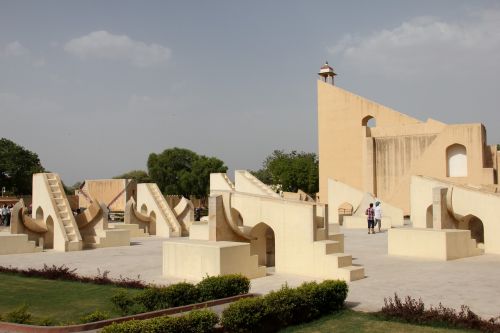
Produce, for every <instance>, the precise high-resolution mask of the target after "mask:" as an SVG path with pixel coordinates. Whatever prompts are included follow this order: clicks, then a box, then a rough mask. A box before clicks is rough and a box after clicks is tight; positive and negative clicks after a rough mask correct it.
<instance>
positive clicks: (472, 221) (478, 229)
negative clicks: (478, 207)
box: [459, 215, 484, 244]
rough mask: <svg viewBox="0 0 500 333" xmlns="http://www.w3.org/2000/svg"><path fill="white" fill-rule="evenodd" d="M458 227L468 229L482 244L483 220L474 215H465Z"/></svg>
mask: <svg viewBox="0 0 500 333" xmlns="http://www.w3.org/2000/svg"><path fill="white" fill-rule="evenodd" d="M459 227H460V229H465V230H470V235H471V237H472V238H473V239H475V240H476V242H477V243H478V244H484V225H483V221H481V219H480V218H478V217H477V216H475V215H467V216H465V217H464V219H463V221H462V223H460V224H459Z"/></svg>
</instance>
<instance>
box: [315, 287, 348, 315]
mask: <svg viewBox="0 0 500 333" xmlns="http://www.w3.org/2000/svg"><path fill="white" fill-rule="evenodd" d="M318 287H319V294H318V295H316V296H315V297H318V298H319V300H320V302H321V303H320V307H321V308H322V309H324V312H323V313H330V312H333V311H338V310H340V309H342V308H343V307H344V302H345V300H346V298H347V293H348V292H349V286H348V285H347V283H346V282H345V281H343V280H325V281H323V282H321V283H320V284H319V285H318Z"/></svg>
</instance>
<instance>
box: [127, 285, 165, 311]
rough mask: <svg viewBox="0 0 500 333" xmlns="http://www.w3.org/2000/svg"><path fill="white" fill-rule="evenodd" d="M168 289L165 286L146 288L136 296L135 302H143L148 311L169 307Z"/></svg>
mask: <svg viewBox="0 0 500 333" xmlns="http://www.w3.org/2000/svg"><path fill="white" fill-rule="evenodd" d="M166 290H167V288H164V287H160V288H159V287H151V288H147V289H144V290H143V291H142V292H140V293H139V294H138V295H136V296H135V297H134V302H136V303H138V304H141V305H142V306H143V307H144V308H145V309H146V310H147V311H153V310H159V309H166V308H168V303H167V292H166Z"/></svg>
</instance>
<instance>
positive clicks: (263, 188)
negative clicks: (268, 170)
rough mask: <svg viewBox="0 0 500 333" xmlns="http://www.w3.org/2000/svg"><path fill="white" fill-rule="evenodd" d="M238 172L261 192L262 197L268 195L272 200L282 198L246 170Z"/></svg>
mask: <svg viewBox="0 0 500 333" xmlns="http://www.w3.org/2000/svg"><path fill="white" fill-rule="evenodd" d="M236 172H238V173H240V174H242V175H243V176H244V177H245V178H246V179H247V180H249V181H250V183H252V184H253V185H254V187H255V188H256V189H257V190H258V191H259V192H261V194H262V195H267V196H270V197H272V198H281V196H280V195H279V194H277V193H275V192H274V191H273V190H272V189H271V188H270V187H269V186H267V185H266V184H264V183H263V182H261V181H260V180H259V179H258V178H257V177H255V176H254V175H252V174H251V173H250V172H248V171H246V170H237V171H236Z"/></svg>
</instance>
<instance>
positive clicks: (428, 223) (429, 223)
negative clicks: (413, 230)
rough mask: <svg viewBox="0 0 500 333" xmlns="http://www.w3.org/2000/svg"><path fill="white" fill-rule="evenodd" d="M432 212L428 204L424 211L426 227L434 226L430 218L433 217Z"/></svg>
mask: <svg viewBox="0 0 500 333" xmlns="http://www.w3.org/2000/svg"><path fill="white" fill-rule="evenodd" d="M433 214H434V213H433V212H432V205H429V207H427V210H426V212H425V227H426V228H433V227H434V224H433V222H432V219H433V217H434V215H433Z"/></svg>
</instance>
